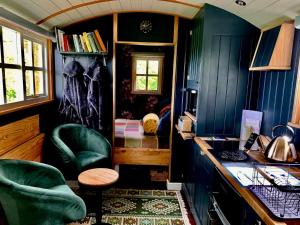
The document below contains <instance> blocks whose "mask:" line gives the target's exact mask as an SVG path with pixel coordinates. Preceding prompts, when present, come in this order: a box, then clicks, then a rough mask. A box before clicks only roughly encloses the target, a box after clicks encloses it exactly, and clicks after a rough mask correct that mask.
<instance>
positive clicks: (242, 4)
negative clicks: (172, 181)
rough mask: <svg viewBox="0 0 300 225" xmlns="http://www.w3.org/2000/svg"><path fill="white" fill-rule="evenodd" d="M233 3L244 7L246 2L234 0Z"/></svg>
mask: <svg viewBox="0 0 300 225" xmlns="http://www.w3.org/2000/svg"><path fill="white" fill-rule="evenodd" d="M235 3H236V4H238V5H240V6H245V5H246V2H245V1H243V0H236V1H235Z"/></svg>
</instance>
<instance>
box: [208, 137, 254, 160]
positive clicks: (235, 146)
mask: <svg viewBox="0 0 300 225" xmlns="http://www.w3.org/2000/svg"><path fill="white" fill-rule="evenodd" d="M206 142H207V143H208V144H209V145H210V146H211V147H212V149H211V150H210V152H211V153H212V154H213V155H214V156H215V157H216V158H217V159H219V160H221V161H231V162H246V161H252V160H251V158H250V157H249V156H248V155H247V154H246V153H245V152H244V151H243V150H241V149H240V142H239V141H218V140H214V141H206Z"/></svg>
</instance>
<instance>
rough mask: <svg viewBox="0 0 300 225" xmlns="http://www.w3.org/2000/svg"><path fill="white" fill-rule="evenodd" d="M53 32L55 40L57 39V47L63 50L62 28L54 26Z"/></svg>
mask: <svg viewBox="0 0 300 225" xmlns="http://www.w3.org/2000/svg"><path fill="white" fill-rule="evenodd" d="M55 31H56V32H55V33H56V40H57V43H58V48H59V50H60V51H61V52H63V51H65V50H64V37H63V36H64V33H65V32H63V31H62V30H60V29H58V28H55Z"/></svg>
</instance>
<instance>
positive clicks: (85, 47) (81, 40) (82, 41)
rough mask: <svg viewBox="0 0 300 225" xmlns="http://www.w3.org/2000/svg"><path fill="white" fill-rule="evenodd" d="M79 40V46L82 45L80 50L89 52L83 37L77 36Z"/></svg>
mask: <svg viewBox="0 0 300 225" xmlns="http://www.w3.org/2000/svg"><path fill="white" fill-rule="evenodd" d="M79 38H80V42H81V45H82V48H83V52H89V50H88V49H87V46H86V44H85V41H84V39H83V36H82V35H81V34H80V35H79Z"/></svg>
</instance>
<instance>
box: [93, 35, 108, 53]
mask: <svg viewBox="0 0 300 225" xmlns="http://www.w3.org/2000/svg"><path fill="white" fill-rule="evenodd" d="M94 33H95V36H96V39H97V41H98V43H99V45H100V47H101V51H102V52H107V49H106V47H105V44H104V43H103V40H102V38H101V36H100V33H99V31H98V30H97V29H96V30H94Z"/></svg>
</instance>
